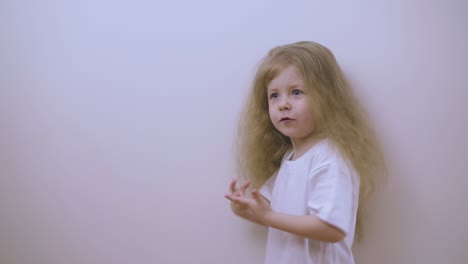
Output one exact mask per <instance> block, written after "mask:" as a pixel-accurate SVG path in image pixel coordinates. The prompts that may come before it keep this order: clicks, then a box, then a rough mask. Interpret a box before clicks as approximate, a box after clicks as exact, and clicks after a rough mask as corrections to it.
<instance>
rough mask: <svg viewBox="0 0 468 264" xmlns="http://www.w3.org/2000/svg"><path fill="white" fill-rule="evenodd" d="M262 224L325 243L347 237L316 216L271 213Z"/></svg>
mask: <svg viewBox="0 0 468 264" xmlns="http://www.w3.org/2000/svg"><path fill="white" fill-rule="evenodd" d="M262 224H264V225H266V226H270V227H273V228H276V229H279V230H282V231H286V232H288V233H292V234H295V235H299V236H303V237H307V238H310V239H314V240H320V241H324V242H332V243H333V242H339V241H341V240H343V239H344V237H345V234H344V233H343V232H342V231H341V230H339V229H338V228H336V227H334V226H332V225H330V224H328V223H326V222H324V221H322V220H320V219H319V218H318V217H316V216H314V215H303V216H302V215H286V214H281V213H276V212H270V213H269V214H268V215H267V216H266V217H265V219H264V221H263V223H262Z"/></svg>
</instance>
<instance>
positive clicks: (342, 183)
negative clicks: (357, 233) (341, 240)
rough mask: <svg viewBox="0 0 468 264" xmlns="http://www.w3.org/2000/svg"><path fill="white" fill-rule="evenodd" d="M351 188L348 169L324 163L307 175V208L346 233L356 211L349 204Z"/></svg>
mask: <svg viewBox="0 0 468 264" xmlns="http://www.w3.org/2000/svg"><path fill="white" fill-rule="evenodd" d="M353 191H354V190H353V180H352V175H351V174H350V172H349V170H345V169H343V168H342V167H340V166H338V165H337V164H336V163H331V164H327V165H324V166H322V167H320V168H318V169H316V170H314V171H313V172H312V173H311V174H310V175H309V179H308V183H307V211H308V213H309V214H311V215H316V216H317V217H318V218H320V219H321V220H322V221H325V222H327V223H329V224H331V225H333V226H335V227H337V228H339V229H340V230H342V231H343V232H344V233H345V234H346V235H347V234H348V232H349V231H350V228H351V224H352V223H353V217H355V213H354V211H355V210H356V209H355V208H354V207H353Z"/></svg>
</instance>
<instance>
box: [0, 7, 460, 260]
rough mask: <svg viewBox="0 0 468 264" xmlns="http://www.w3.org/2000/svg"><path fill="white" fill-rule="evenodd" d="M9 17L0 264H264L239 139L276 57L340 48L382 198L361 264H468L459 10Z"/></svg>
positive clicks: (3, 81) (82, 12)
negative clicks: (383, 173)
mask: <svg viewBox="0 0 468 264" xmlns="http://www.w3.org/2000/svg"><path fill="white" fill-rule="evenodd" d="M162 2H163V1H161V3H160V2H159V1H142V0H137V1H110V0H98V1H96V0H81V1H72V0H63V1H33V0H31V1H16V0H15V1H13V0H4V1H2V2H1V4H0V18H1V23H0V33H1V38H2V40H1V42H0V43H1V44H0V45H1V46H0V58H1V59H0V74H1V75H0V162H1V163H0V212H1V213H0V263H2V264H20V263H21V264H23V263H35V264H62V263H70V264H72V263H80V264H84V263H86V264H94V263H96V264H98V263H99V264H102V263H112V264H119V263H142V264H143V263H225V264H230V263H261V262H262V260H263V254H264V246H265V245H264V243H265V234H266V232H265V229H264V228H260V227H256V226H253V225H252V224H250V223H247V222H245V221H242V220H240V219H238V218H236V217H234V216H233V215H232V213H231V212H230V210H229V205H228V202H227V201H226V200H225V198H224V197H223V194H224V192H225V190H227V184H228V182H229V180H230V179H231V178H232V177H234V176H235V175H234V167H233V162H232V161H233V153H232V139H233V133H234V129H235V122H236V119H237V115H238V113H239V111H240V110H241V105H242V102H243V100H244V98H245V96H246V92H247V89H248V85H249V81H250V79H251V77H252V75H253V70H254V68H255V64H256V63H257V62H258V60H259V59H260V58H261V57H262V56H263V55H264V54H265V53H266V52H267V51H268V50H269V49H270V48H271V47H273V46H275V45H278V44H285V43H288V42H293V41H298V40H305V39H307V40H315V41H318V42H320V43H322V44H324V45H326V46H328V47H329V48H330V49H332V50H333V52H334V53H335V55H336V57H337V59H338V60H339V62H340V64H341V65H342V67H343V69H344V71H345V72H346V73H347V75H348V76H349V78H350V79H351V81H352V83H353V85H354V86H355V89H356V92H357V94H358V95H359V97H360V98H361V100H362V102H363V103H364V105H365V106H366V108H367V109H368V110H369V112H370V115H371V118H372V121H373V122H374V124H375V127H376V129H377V131H378V133H379V136H380V137H381V138H382V142H383V145H384V147H385V153H386V155H387V157H388V163H389V166H390V171H391V173H390V179H389V182H388V184H387V185H386V186H385V187H383V188H381V189H380V191H379V192H378V194H377V195H376V196H375V199H374V200H373V201H372V206H371V211H370V213H369V216H368V226H367V234H368V235H367V239H366V240H365V242H364V243H363V244H361V245H359V246H357V247H356V251H355V252H356V260H357V262H358V263H363V264H365V263H367V264H370V263H380V264H392V263H398V264H404V263H408V264H414V263H426V264H432V263H433V264H435V263H465V262H466V259H467V258H468V252H467V249H468V229H467V228H466V226H465V224H466V223H467V222H468V212H467V205H466V202H467V198H466V196H465V194H464V190H465V188H466V186H467V184H468V179H467V178H468V177H467V176H468V175H467V169H468V168H467V164H468V160H467V157H468V153H467V140H466V138H465V136H466V135H467V134H468V133H467V127H468V125H467V117H466V115H467V114H468V112H467V106H466V100H467V99H468V92H467V87H466V86H467V82H468V72H467V66H468V65H467V60H468V56H467V48H466V47H467V39H468V34H467V31H466V26H467V25H468V23H467V22H468V21H467V15H468V14H467V11H468V6H467V2H466V1H462V0H460V1H455V0H452V1H423V0H419V1H417V0H412V1H402V0H400V1H390V0H386V1H363V0H358V1H266V0H263V1H247V0H239V1H214V0H213V1H208V0H201V1H183V2H178V1H164V3H162Z"/></svg>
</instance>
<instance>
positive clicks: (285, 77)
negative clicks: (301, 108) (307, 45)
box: [267, 66, 304, 90]
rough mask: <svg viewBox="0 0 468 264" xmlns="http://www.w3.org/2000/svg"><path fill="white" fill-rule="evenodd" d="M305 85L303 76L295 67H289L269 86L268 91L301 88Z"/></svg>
mask: <svg viewBox="0 0 468 264" xmlns="http://www.w3.org/2000/svg"><path fill="white" fill-rule="evenodd" d="M303 84H304V81H303V79H302V76H301V74H299V71H298V70H297V68H296V67H294V66H288V67H287V68H285V69H284V70H282V71H280V72H279V73H278V74H277V75H276V76H275V78H273V79H272V80H271V81H270V83H269V84H268V85H267V89H268V90H272V89H281V88H288V87H290V86H301V85H303Z"/></svg>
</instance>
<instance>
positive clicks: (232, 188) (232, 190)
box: [229, 179, 237, 193]
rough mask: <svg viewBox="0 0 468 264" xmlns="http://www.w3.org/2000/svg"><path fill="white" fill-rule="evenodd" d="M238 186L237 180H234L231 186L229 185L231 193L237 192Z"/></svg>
mask: <svg viewBox="0 0 468 264" xmlns="http://www.w3.org/2000/svg"><path fill="white" fill-rule="evenodd" d="M236 184H237V180H236V179H233V180H232V181H231V184H230V185H229V189H230V190H231V193H235V192H236Z"/></svg>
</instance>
